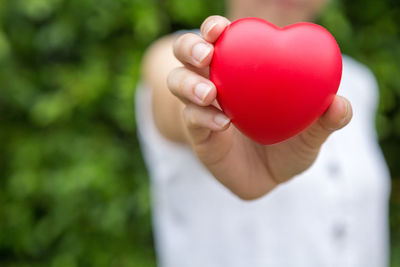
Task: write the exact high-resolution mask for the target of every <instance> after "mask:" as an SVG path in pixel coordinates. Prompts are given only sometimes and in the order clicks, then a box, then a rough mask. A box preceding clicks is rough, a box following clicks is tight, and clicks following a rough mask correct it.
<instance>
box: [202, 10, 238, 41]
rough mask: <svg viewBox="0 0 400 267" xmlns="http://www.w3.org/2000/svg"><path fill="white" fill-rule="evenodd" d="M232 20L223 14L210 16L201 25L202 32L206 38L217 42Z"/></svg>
mask: <svg viewBox="0 0 400 267" xmlns="http://www.w3.org/2000/svg"><path fill="white" fill-rule="evenodd" d="M230 23H231V22H230V21H229V20H228V19H227V18H225V17H222V16H217V15H215V16H210V17H208V18H206V19H205V20H204V22H203V24H202V25H201V27H200V32H201V35H202V37H203V39H204V40H206V41H207V42H209V43H215V42H216V41H217V39H218V37H219V36H220V35H221V33H222V32H223V31H224V30H225V28H226V27H227V26H228V25H229V24H230Z"/></svg>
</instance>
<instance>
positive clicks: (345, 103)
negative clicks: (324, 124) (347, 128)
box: [340, 100, 349, 125]
mask: <svg viewBox="0 0 400 267" xmlns="http://www.w3.org/2000/svg"><path fill="white" fill-rule="evenodd" d="M342 101H343V105H344V106H345V107H346V111H345V113H344V117H343V119H342V121H341V124H340V125H343V124H344V123H345V121H346V118H347V113H348V112H349V105H348V104H347V102H346V101H345V100H342Z"/></svg>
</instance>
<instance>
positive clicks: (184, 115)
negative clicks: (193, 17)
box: [142, 0, 352, 200]
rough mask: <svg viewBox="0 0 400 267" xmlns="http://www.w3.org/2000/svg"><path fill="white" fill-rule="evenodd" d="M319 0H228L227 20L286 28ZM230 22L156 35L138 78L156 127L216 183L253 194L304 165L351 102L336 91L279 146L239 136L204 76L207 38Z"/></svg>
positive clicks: (306, 16) (343, 120)
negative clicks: (197, 30) (307, 124)
mask: <svg viewBox="0 0 400 267" xmlns="http://www.w3.org/2000/svg"><path fill="white" fill-rule="evenodd" d="M325 2H326V1H324V0H231V1H228V2H227V4H228V15H229V17H230V18H233V19H237V18H240V17H246V16H258V17H262V18H264V19H267V20H269V21H271V22H273V23H275V24H277V25H279V26H285V25H288V24H291V23H295V22H299V21H309V20H311V19H313V18H314V17H315V16H316V15H317V14H318V13H319V12H320V11H321V10H322V8H323V7H324V5H325ZM229 23H230V21H229V20H228V19H227V18H224V17H221V16H211V17H208V18H207V19H206V20H205V21H204V22H203V24H202V25H201V28H200V29H201V35H202V36H198V35H196V34H192V33H188V34H184V35H181V36H179V37H178V38H175V37H173V36H167V37H164V38H161V39H160V40H158V41H156V42H155V43H154V44H153V45H152V46H151V47H150V48H149V49H148V51H147V53H146V55H145V57H144V60H143V69H142V70H143V80H144V82H145V83H147V84H148V85H149V88H151V89H150V90H153V93H152V102H153V103H152V107H153V116H154V121H155V124H156V126H157V128H158V130H159V131H160V133H161V134H162V135H163V136H165V137H166V138H168V139H169V140H171V141H174V142H178V143H183V144H186V145H188V146H190V147H191V148H192V150H193V152H194V153H195V154H196V155H197V157H198V158H199V160H200V161H201V162H202V163H203V164H204V165H205V166H206V168H207V169H208V170H209V171H210V173H211V174H213V175H214V177H215V178H216V179H217V180H218V181H219V182H221V183H222V184H223V185H225V186H226V187H227V188H229V189H230V190H231V191H232V192H233V193H234V194H236V195H237V196H238V197H240V198H242V199H245V200H251V199H256V198H258V197H261V196H263V195H265V194H267V193H268V192H270V191H271V190H273V189H274V188H276V187H277V186H278V185H279V184H281V183H283V182H286V181H288V180H290V179H291V178H293V177H294V176H295V175H297V174H300V173H302V172H303V171H305V170H307V169H308V168H309V167H310V166H311V165H312V164H313V162H314V161H315V159H316V157H317V156H318V153H319V151H320V149H321V146H322V145H323V143H324V142H325V141H326V139H327V138H328V137H329V135H330V134H332V133H333V132H334V131H336V130H339V129H341V128H342V127H344V126H345V125H347V124H348V123H349V122H350V120H351V117H352V108H351V104H350V102H349V101H348V100H347V99H345V98H344V97H341V96H336V97H335V99H334V101H333V102H332V104H331V105H330V107H329V108H328V109H327V111H326V112H325V113H324V114H323V115H322V116H321V117H320V118H319V119H318V120H317V121H316V122H314V123H313V124H312V125H311V126H310V127H309V128H308V129H306V130H305V131H303V132H302V133H301V134H299V135H297V136H295V137H292V138H290V139H288V140H286V141H284V142H281V143H279V144H275V145H270V146H262V145H260V144H258V143H255V142H253V141H252V140H250V139H249V138H247V137H246V136H244V135H243V134H242V133H241V132H240V131H238V130H237V129H236V128H235V126H234V125H233V124H231V123H230V121H229V118H228V117H226V116H225V114H224V113H223V112H222V111H221V109H220V107H219V105H218V103H217V102H216V95H217V91H216V88H215V86H214V84H213V83H212V82H211V81H210V80H209V76H208V67H209V64H210V62H211V60H212V55H213V43H214V42H215V41H216V40H217V39H218V37H219V35H220V34H221V33H222V31H223V30H224V29H225V27H226V26H227V25H229ZM160 63H162V64H160ZM171 156H173V155H171Z"/></svg>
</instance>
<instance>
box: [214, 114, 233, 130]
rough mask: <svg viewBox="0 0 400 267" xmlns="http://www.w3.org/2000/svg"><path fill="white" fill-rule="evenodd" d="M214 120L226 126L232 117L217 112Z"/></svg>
mask: <svg viewBox="0 0 400 267" xmlns="http://www.w3.org/2000/svg"><path fill="white" fill-rule="evenodd" d="M214 121H215V123H216V124H218V125H219V126H221V127H224V126H225V125H227V124H228V123H229V121H230V119H229V118H228V117H227V116H225V115H224V114H217V115H216V116H215V117H214Z"/></svg>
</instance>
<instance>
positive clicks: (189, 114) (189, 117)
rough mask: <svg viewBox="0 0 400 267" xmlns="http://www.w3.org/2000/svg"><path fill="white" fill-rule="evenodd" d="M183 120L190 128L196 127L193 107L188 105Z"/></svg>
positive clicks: (184, 110)
mask: <svg viewBox="0 0 400 267" xmlns="http://www.w3.org/2000/svg"><path fill="white" fill-rule="evenodd" d="M183 119H184V122H185V124H186V126H187V127H188V128H191V127H194V126H195V125H196V117H195V112H194V108H193V106H192V105H187V106H186V107H185V108H184V109H183Z"/></svg>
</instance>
